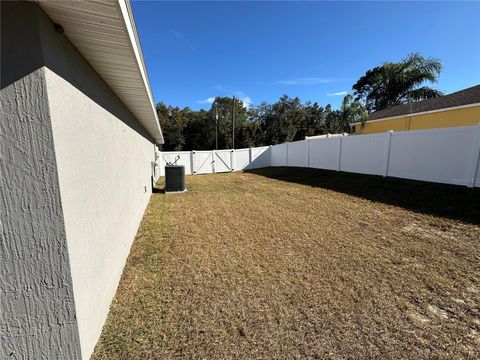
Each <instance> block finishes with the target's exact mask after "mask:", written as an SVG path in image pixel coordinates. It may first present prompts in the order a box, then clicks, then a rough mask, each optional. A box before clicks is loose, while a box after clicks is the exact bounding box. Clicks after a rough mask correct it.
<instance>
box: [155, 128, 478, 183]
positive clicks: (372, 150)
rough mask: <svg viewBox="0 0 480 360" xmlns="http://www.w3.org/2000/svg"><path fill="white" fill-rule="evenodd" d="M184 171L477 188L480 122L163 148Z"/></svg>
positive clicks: (167, 158) (162, 170) (166, 156)
mask: <svg viewBox="0 0 480 360" xmlns="http://www.w3.org/2000/svg"><path fill="white" fill-rule="evenodd" d="M177 156H179V160H178V161H177V164H179V165H184V166H185V173H186V174H192V173H194V174H211V173H213V172H227V171H238V170H244V169H258V168H263V167H268V166H298V167H311V168H316V169H326V170H336V171H347V172H353V173H361V174H371V175H382V176H393V177H398V178H405V179H412V180H423V181H431V182H439V183H445V184H455V185H464V186H470V187H472V186H476V187H480V125H477V126H465V127H455V128H445V129H428V130H416V131H401V132H386V133H381V134H369V135H354V136H336V137H326V138H310V139H308V140H302V141H295V142H291V143H285V144H278V145H273V146H263V147H257V148H248V149H237V150H211V151H192V152H189V151H175V152H161V153H160V158H159V167H160V175H162V176H163V175H164V174H165V168H164V167H165V164H166V163H167V162H174V161H175V159H176V157H177Z"/></svg>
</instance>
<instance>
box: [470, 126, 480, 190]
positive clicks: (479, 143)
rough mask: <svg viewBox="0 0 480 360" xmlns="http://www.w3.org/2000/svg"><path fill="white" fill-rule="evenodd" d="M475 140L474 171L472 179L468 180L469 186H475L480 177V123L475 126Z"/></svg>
mask: <svg viewBox="0 0 480 360" xmlns="http://www.w3.org/2000/svg"><path fill="white" fill-rule="evenodd" d="M475 128H476V129H475V130H476V131H475V135H476V136H475V140H474V143H473V169H472V170H473V171H472V176H471V178H470V179H468V180H467V186H468V187H472V188H473V187H474V186H475V183H476V180H477V177H480V174H479V171H478V167H479V166H478V164H479V162H480V123H479V124H478V125H477V126H475Z"/></svg>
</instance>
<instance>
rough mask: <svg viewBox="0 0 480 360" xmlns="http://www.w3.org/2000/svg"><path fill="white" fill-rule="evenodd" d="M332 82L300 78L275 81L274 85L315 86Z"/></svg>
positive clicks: (316, 78)
mask: <svg viewBox="0 0 480 360" xmlns="http://www.w3.org/2000/svg"><path fill="white" fill-rule="evenodd" d="M332 81H334V80H333V79H326V78H320V77H302V78H293V79H288V80H278V81H275V83H277V84H284V85H315V84H327V83H330V82H332Z"/></svg>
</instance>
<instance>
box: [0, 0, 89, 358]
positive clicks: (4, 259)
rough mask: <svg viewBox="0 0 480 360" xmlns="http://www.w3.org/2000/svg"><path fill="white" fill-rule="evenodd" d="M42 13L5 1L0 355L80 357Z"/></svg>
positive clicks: (34, 7)
mask: <svg viewBox="0 0 480 360" xmlns="http://www.w3.org/2000/svg"><path fill="white" fill-rule="evenodd" d="M38 17H39V9H38V6H37V5H35V4H34V3H12V2H1V75H2V76H1V90H0V119H1V121H0V359H6V358H8V359H79V358H80V356H81V354H80V344H79V337H78V326H77V320H76V316H75V306H74V294H73V286H72V280H71V275H70V266H69V258H68V249H67V241H66V235H65V227H64V219H63V212H62V207H61V202H60V191H59V183H58V176H57V168H56V160H55V152H54V147H53V135H52V128H51V120H50V114H49V108H48V96H47V89H46V82H45V71H44V68H42V66H41V65H42V63H43V55H42V52H41V51H40V50H41V42H40V37H39V33H40V31H39V29H38Z"/></svg>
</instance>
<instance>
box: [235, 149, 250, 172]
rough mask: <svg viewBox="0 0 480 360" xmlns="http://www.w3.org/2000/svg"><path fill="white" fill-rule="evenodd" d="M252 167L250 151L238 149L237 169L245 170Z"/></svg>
mask: <svg viewBox="0 0 480 360" xmlns="http://www.w3.org/2000/svg"><path fill="white" fill-rule="evenodd" d="M249 165H250V149H249V148H246V149H237V150H235V169H234V170H244V169H247V168H248V166H249Z"/></svg>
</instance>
